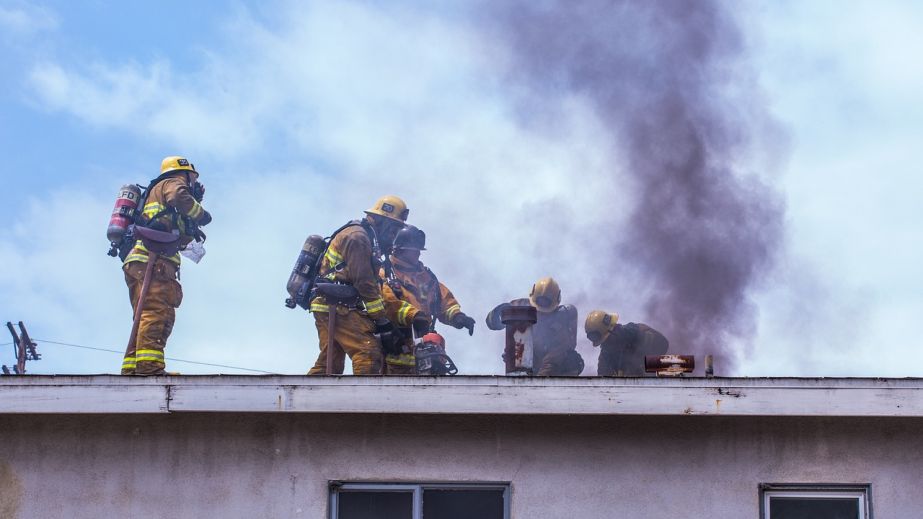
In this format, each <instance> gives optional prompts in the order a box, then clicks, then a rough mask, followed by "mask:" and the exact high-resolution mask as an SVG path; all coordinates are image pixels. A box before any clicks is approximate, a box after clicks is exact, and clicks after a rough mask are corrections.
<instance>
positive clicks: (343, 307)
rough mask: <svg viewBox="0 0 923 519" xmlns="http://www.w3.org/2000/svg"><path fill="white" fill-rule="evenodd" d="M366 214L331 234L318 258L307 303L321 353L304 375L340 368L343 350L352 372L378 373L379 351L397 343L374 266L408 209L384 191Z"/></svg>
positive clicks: (393, 347)
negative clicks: (311, 314)
mask: <svg viewBox="0 0 923 519" xmlns="http://www.w3.org/2000/svg"><path fill="white" fill-rule="evenodd" d="M365 213H366V216H365V218H364V219H362V220H354V221H352V222H349V223H347V224H346V225H344V226H343V227H340V228H339V229H337V231H336V232H334V233H333V234H332V235H331V236H330V238H329V240H330V241H329V244H328V245H327V247H326V250H325V252H324V254H323V256H322V258H321V260H320V261H321V263H320V268H319V269H318V278H317V281H316V283H315V285H314V290H313V299H311V301H310V307H309V310H310V311H311V312H312V313H314V323H315V325H316V326H317V337H318V339H319V342H320V354H319V355H318V356H317V362H315V363H314V367H312V368H311V369H310V370H309V371H308V374H309V375H321V374H324V373H328V374H341V373H343V368H344V363H345V360H346V359H345V358H344V353H345V354H346V355H349V358H350V359H351V360H352V363H353V374H355V375H377V374H380V373H381V369H382V362H381V360H382V350H384V351H385V352H393V351H395V348H396V347H399V339H398V337H397V333H398V332H397V331H396V329H395V328H394V326H393V325H392V324H391V321H389V320H388V318H387V317H386V314H385V302H384V300H383V299H382V294H381V283H380V280H379V277H378V271H379V268H380V267H381V250H382V247H390V244H391V242H392V241H393V240H394V236H395V235H396V234H397V232H398V231H399V230H400V229H401V228H402V227H403V226H404V222H405V221H406V220H407V215H408V213H409V211H408V209H407V205H406V204H405V203H404V201H403V200H401V199H400V198H398V197H396V196H385V197H382V198H381V199H379V200H378V201H377V202H376V203H375V205H374V206H373V207H372V208H371V209H369V210H367V211H365ZM328 351H329V357H328Z"/></svg>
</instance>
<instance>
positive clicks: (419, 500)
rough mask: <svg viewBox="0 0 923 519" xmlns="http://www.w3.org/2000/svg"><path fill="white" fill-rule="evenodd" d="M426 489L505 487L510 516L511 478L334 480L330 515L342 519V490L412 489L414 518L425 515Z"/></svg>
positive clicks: (507, 517)
mask: <svg viewBox="0 0 923 519" xmlns="http://www.w3.org/2000/svg"><path fill="white" fill-rule="evenodd" d="M424 490H501V491H503V518H504V519H510V517H511V516H510V491H511V483H510V482H509V481H485V482H477V483H471V482H466V483H465V482H456V481H453V482H440V481H434V482H425V483H408V482H371V481H356V482H353V481H330V482H328V485H327V491H328V499H327V517H328V518H329V519H338V518H337V516H338V514H339V501H338V499H339V494H340V493H341V492H344V491H345V492H408V491H409V492H412V493H413V510H412V512H411V518H412V519H423V491H424Z"/></svg>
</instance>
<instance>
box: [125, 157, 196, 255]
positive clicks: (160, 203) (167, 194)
mask: <svg viewBox="0 0 923 519" xmlns="http://www.w3.org/2000/svg"><path fill="white" fill-rule="evenodd" d="M171 208H172V209H175V210H176V215H178V222H179V223H180V225H179V226H178V227H179V232H180V236H181V238H180V239H181V242H180V243H181V244H182V245H183V246H185V245H186V244H188V243H189V242H190V241H192V240H193V238H194V237H193V236H189V235H187V234H186V233H185V230H186V229H185V227H186V226H185V225H182V220H183V219H184V218H188V219H190V220H192V221H193V222H195V223H199V222H200V221H201V219H202V217H203V216H204V215H205V209H204V208H203V207H202V204H200V203H199V202H197V201H196V199H195V198H193V197H192V193H191V192H190V191H189V186H188V185H187V184H186V177H185V175H183V174H176V175H173V176H169V177H167V178H166V179H164V180H161V181H160V182H158V183H157V184H156V185H154V187H152V188H151V191H150V192H149V193H148V195H147V201H146V202H145V204H144V208H143V209H142V211H141V215H142V216H141V219H142V221H143V223H144V225H145V226H146V227H153V228H155V229H157V230H159V231H164V232H172V231H173V230H174V229H176V227H177V226H176V225H175V223H174V216H173V215H174V213H173V212H172V211H170V212H167V213H164V214H163V215H162V216H160V217H158V218H157V219H156V221H153V222H149V220H150V219H151V218H153V217H154V216H156V215H157V214H158V213H160V212H161V211H163V210H165V209H171ZM148 254H149V252H148V250H147V248H145V247H144V245H143V244H142V243H141V240H138V241H137V242H135V246H134V248H132V249H131V251H130V252H129V253H128V256H127V257H126V258H125V263H131V262H133V261H139V262H141V263H147V259H148ZM165 259H167V260H169V261H171V262H173V263H175V264H177V265H179V264H180V255H179V253H176V254H174V255H173V256H170V257H169V258H165Z"/></svg>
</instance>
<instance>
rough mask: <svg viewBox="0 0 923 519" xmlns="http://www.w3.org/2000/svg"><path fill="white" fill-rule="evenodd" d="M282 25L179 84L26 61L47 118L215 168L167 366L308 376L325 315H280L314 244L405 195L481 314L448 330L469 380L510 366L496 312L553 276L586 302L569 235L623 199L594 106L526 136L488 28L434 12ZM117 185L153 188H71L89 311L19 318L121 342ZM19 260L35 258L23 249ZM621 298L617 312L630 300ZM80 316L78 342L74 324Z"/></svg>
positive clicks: (44, 286)
mask: <svg viewBox="0 0 923 519" xmlns="http://www.w3.org/2000/svg"><path fill="white" fill-rule="evenodd" d="M282 18H284V22H280V25H279V26H278V27H273V28H270V27H269V26H267V25H264V24H261V23H258V22H257V21H255V19H254V18H252V17H249V16H248V15H246V13H244V14H240V15H238V16H237V17H236V18H234V19H233V20H231V22H229V25H228V29H227V31H228V32H227V38H228V40H229V41H231V42H233V44H231V45H230V48H228V49H224V50H219V49H214V50H212V51H211V56H210V57H209V59H208V60H207V63H206V64H204V65H203V67H202V68H201V69H199V70H191V71H190V70H187V71H183V73H182V74H180V73H178V71H176V70H174V69H173V68H172V67H171V65H170V63H168V62H165V61H161V62H153V63H148V64H137V63H122V64H111V63H101V62H98V63H95V64H93V65H90V66H88V67H86V68H79V67H74V66H72V65H67V64H63V63H59V62H53V61H46V62H43V63H40V64H37V65H36V66H35V67H33V69H32V72H31V76H30V77H31V81H32V84H33V85H34V86H35V87H36V90H37V92H38V93H39V96H40V97H39V99H40V101H41V103H42V104H43V106H44V107H45V108H46V109H48V110H52V111H61V112H64V113H67V114H69V115H70V116H72V117H76V118H78V119H79V120H81V121H84V122H85V123H86V124H88V125H91V126H95V127H100V128H104V129H108V130H110V131H119V132H122V131H124V132H130V133H134V134H135V135H137V137H138V138H139V139H152V140H153V141H154V142H155V143H157V147H158V148H161V149H168V150H170V149H173V148H171V147H176V148H182V149H183V150H188V151H183V153H188V154H189V156H190V158H192V160H193V161H194V162H196V164H197V165H198V166H199V168H200V169H201V170H202V171H203V177H202V179H203V181H205V182H206V184H207V185H208V200H207V204H208V206H209V209H210V210H212V211H213V212H214V214H215V222H214V223H213V224H212V225H211V226H209V229H208V232H209V236H210V239H209V243H208V249H209V253H208V255H207V256H206V258H205V260H204V261H203V262H202V264H200V265H194V266H193V265H187V266H185V267H184V271H183V283H184V286H185V292H186V299H185V302H184V304H183V307H182V308H181V309H180V311H179V316H178V321H177V328H176V331H175V336H174V337H173V339H171V343H170V347H169V349H168V355H174V356H179V357H184V358H198V359H203V358H205V359H210V360H211V361H214V362H217V363H221V364H230V365H248V366H253V367H259V368H260V369H266V370H270V371H284V372H294V373H299V372H303V371H305V370H306V369H307V367H308V366H309V365H310V363H311V362H313V359H314V356H315V355H316V351H317V349H316V348H317V346H316V333H315V331H314V328H313V320H312V319H311V317H310V316H308V315H306V314H304V313H303V312H294V311H289V310H286V309H285V308H283V307H282V300H283V299H284V295H285V294H284V283H285V280H286V279H287V277H288V273H289V270H290V269H291V266H292V263H293V262H294V259H295V256H296V255H297V251H298V249H299V247H300V245H301V242H302V241H303V240H304V238H305V236H306V235H308V234H312V233H320V234H329V233H330V232H331V231H332V230H333V229H335V228H336V227H338V226H339V225H341V224H342V223H344V222H345V221H347V220H349V219H353V218H357V217H359V216H361V214H362V212H361V211H362V209H365V208H367V207H369V206H370V205H371V204H372V203H373V201H374V200H375V199H376V198H377V197H378V196H381V195H383V194H386V193H396V194H399V195H400V196H402V197H404V198H405V199H406V200H407V202H408V203H409V204H410V207H411V221H412V222H413V223H415V224H416V225H419V226H420V227H421V228H423V229H425V230H426V231H427V234H428V236H429V240H430V243H429V246H428V248H429V251H427V252H426V253H425V254H424V261H426V262H427V263H428V264H429V265H430V266H431V267H432V268H433V269H434V271H435V272H436V273H437V275H439V277H440V279H441V280H443V281H444V282H445V283H446V284H447V285H449V286H450V287H451V288H452V289H453V291H454V292H455V294H456V295H457V296H458V297H459V299H460V300H461V302H462V307H463V309H464V310H465V311H466V312H468V313H469V314H471V315H472V316H474V317H475V318H476V319H477V320H478V321H479V323H481V324H479V329H478V332H477V334H476V335H475V337H474V338H469V337H468V336H467V335H466V334H464V333H462V332H457V331H455V330H452V329H449V330H446V336H447V338H448V340H449V347H450V349H451V351H452V353H453V356H454V357H455V360H456V362H457V363H458V364H459V366H461V368H462V370H463V372H465V373H499V372H500V371H501V370H502V364H501V362H500V360H499V354H500V349H501V348H502V341H503V338H502V334H500V333H490V332H488V331H487V330H486V329H485V328H484V327H483V323H482V320H483V317H484V316H485V315H486V314H487V312H488V311H489V310H490V309H491V308H492V307H493V306H494V305H496V304H498V303H500V302H502V301H505V300H509V299H511V298H514V297H521V296H523V295H525V294H526V293H527V292H528V290H529V288H530V287H531V285H532V283H533V282H534V281H535V279H537V278H539V277H541V276H544V275H549V274H551V275H555V276H556V277H558V278H559V279H560V281H561V283H562V285H563V286H564V291H565V299H567V298H572V299H576V298H587V297H588V296H587V294H589V293H590V292H591V291H592V284H591V283H590V282H589V281H588V280H587V278H586V276H585V272H587V271H589V265H593V262H594V259H593V257H592V255H591V254H587V250H584V249H581V248H578V247H575V246H573V244H575V243H577V242H578V241H579V240H578V238H579V237H580V236H585V235H587V234H590V235H595V234H596V233H598V232H600V231H597V230H596V229H595V228H594V225H595V224H596V222H598V221H599V219H600V217H601V216H602V215H604V214H611V213H613V209H612V204H613V203H614V202H616V200H614V199H613V196H612V194H611V192H612V186H613V181H612V179H611V178H609V177H608V176H607V175H603V172H610V171H612V170H613V169H614V168H615V165H614V163H613V162H612V158H611V157H610V156H609V155H608V154H607V153H606V151H605V146H604V145H603V143H602V142H601V141H600V137H599V135H600V132H599V126H598V122H597V121H596V120H595V118H594V117H593V114H592V112H591V111H590V110H589V109H588V108H587V107H586V106H584V105H582V104H581V103H580V101H579V100H573V101H571V104H572V107H571V108H572V110H570V111H569V112H568V113H567V114H566V115H564V116H562V118H561V119H560V120H558V121H556V127H557V129H558V130H560V131H562V132H564V133H565V136H563V137H562V136H561V135H558V134H557V131H556V132H554V134H551V133H541V132H539V133H536V132H532V131H530V130H529V129H527V128H524V127H523V126H522V125H520V124H519V120H518V118H517V117H516V116H515V115H514V114H512V113H511V110H512V109H513V108H512V107H511V106H510V105H509V104H508V101H507V99H506V98H505V96H504V95H503V92H502V86H501V85H499V84H497V80H496V78H495V76H494V70H493V69H492V68H491V67H493V66H494V65H493V64H492V63H491V62H489V61H485V60H484V59H483V57H482V56H481V55H480V54H479V51H480V49H479V48H478V41H477V38H476V37H475V35H472V34H469V33H466V32H465V31H464V30H463V28H462V27H461V26H459V25H457V24H455V23H454V22H451V21H450V20H444V19H440V18H438V17H433V16H431V15H429V14H427V13H425V12H424V13H420V12H408V11H402V10H399V9H397V10H383V9H380V8H376V7H370V6H367V5H364V4H354V3H348V2H341V3H325V4H323V5H314V4H312V5H311V6H308V7H304V6H301V5H300V4H297V5H296V4H292V5H290V6H289V7H288V8H287V10H286V12H285V15H284V16H282ZM255 57H259V59H255ZM267 165H271V166H268V167H267ZM104 181H105V182H108V183H109V184H108V186H107V185H106V184H104V183H103V182H104ZM124 181H135V182H144V181H146V179H137V178H127V177H126V176H124V174H120V173H118V172H115V171H113V172H111V173H107V174H104V175H102V176H101V178H100V180H99V182H96V183H95V184H94V185H93V186H92V188H93V189H92V190H91V189H90V187H89V186H85V187H82V188H81V189H78V191H77V193H76V194H77V195H79V196H77V197H76V198H75V199H76V200H81V201H83V203H85V204H86V208H85V210H84V213H85V214H86V215H88V216H87V219H88V221H87V227H86V229H85V231H84V232H81V233H80V236H81V238H80V239H79V240H78V239H77V238H76V237H75V238H73V239H72V242H73V243H72V246H73V253H76V254H79V255H80V256H81V258H83V261H85V262H86V264H87V265H92V267H90V266H88V267H87V268H88V269H89V270H88V272H91V275H89V276H87V279H88V280H86V283H89V284H92V283H100V284H104V285H105V286H106V289H105V290H104V291H102V292H100V294H98V295H93V296H92V297H85V298H83V305H81V306H82V307H81V309H80V313H77V314H75V315H74V316H73V317H70V318H63V319H61V322H62V324H61V325H56V324H54V323H55V322H57V320H58V319H57V318H56V317H53V316H55V315H57V313H58V311H57V307H55V306H54V305H51V303H52V301H51V298H50V297H48V298H47V299H45V298H36V299H35V300H33V301H32V304H30V305H27V306H23V307H21V312H22V313H24V314H28V315H46V314H47V315H48V316H49V318H48V319H42V320H41V323H40V325H41V326H42V327H43V328H45V330H46V331H45V334H44V335H46V337H47V336H48V335H52V336H53V337H49V338H58V339H61V338H64V339H68V338H72V337H75V336H76V337H77V338H79V339H81V340H84V341H89V342H90V343H95V344H112V343H116V344H118V343H122V342H124V340H123V338H122V335H124V333H122V332H125V330H127V328H128V319H129V317H128V311H127V301H126V298H125V295H124V294H121V293H120V292H122V291H124V288H123V287H122V286H121V283H122V281H121V274H120V273H119V272H117V270H116V269H117V265H115V262H111V261H109V260H108V258H105V257H104V256H102V254H101V250H102V247H103V246H104V244H102V243H101V235H102V234H101V233H102V225H103V221H104V219H105V215H107V214H108V208H107V207H106V205H107V201H108V197H109V196H114V194H115V192H116V188H117V187H118V185H119V184H121V183H122V182H124ZM66 198H69V197H67V196H65V194H64V193H63V192H62V193H60V194H57V195H55V197H53V200H54V204H55V205H54V207H52V208H50V209H49V210H50V211H52V213H53V214H54V213H57V212H58V210H59V207H58V206H59V205H60V204H63V203H64V202H63V200H64V199H66ZM90 201H92V202H90ZM108 203H110V204H111V201H108ZM617 205H628V201H627V200H624V201H622V202H619V203H618V204H617ZM615 212H616V213H617V212H618V211H615ZM91 213H92V215H93V216H92V218H91V217H90V216H89V215H90V214H91ZM90 220H92V223H91V222H90ZM25 221H26V220H25V219H24V220H23V225H24V224H25ZM602 232H605V231H602ZM8 240H10V241H8V242H7V243H8V247H9V251H10V260H11V261H14V262H18V263H19V264H20V265H23V267H22V268H24V269H26V270H30V269H34V267H32V266H30V265H31V264H34V263H35V262H36V261H37V260H36V259H35V258H50V257H54V256H55V254H56V251H57V249H56V247H54V246H53V245H52V243H53V241H54V240H50V241H44V240H42V241H35V242H29V241H28V240H27V237H25V236H13V237H10V238H8ZM24 240H25V242H27V243H24ZM84 240H85V241H84ZM10 243H12V244H13V245H9V244H10ZM23 249H37V250H34V252H30V253H29V254H25V253H17V252H16V250H23ZM589 250H590V251H592V247H591V248H590V249H589ZM42 261H48V260H47V259H43V260H42ZM102 265H105V267H103V266H102ZM594 268H595V266H594ZM89 279H92V280H94V281H92V282H91V281H89ZM59 281H60V282H62V283H64V281H63V280H48V279H44V278H42V277H41V276H32V277H29V278H28V279H26V280H21V281H16V282H14V280H8V283H9V285H7V286H5V287H4V289H5V290H10V292H11V293H22V292H27V291H32V292H38V293H45V294H50V293H52V292H53V291H54V286H56V283H58V282H59ZM609 301H611V302H612V303H613V304H615V301H618V303H619V305H620V309H623V313H625V310H624V308H628V307H629V306H630V303H629V302H626V301H624V299H622V298H621V297H614V298H612V299H609ZM49 309H55V310H54V311H53V312H52V311H50V310H49ZM102 309H106V310H102ZM629 313H630V312H629ZM115 316H118V317H117V318H116V317H115ZM81 320H82V321H83V322H85V323H86V324H85V326H84V327H83V331H82V332H81V333H77V332H76V331H75V328H73V327H71V326H66V325H70V324H73V323H74V322H78V321H81ZM104 323H105V324H104ZM37 326H38V324H37ZM103 329H106V332H103V331H102V330H103ZM90 330H93V332H90ZM581 342H582V341H581ZM584 346H585V345H584ZM588 364H591V365H592V364H593V359H588ZM115 365H116V364H115V363H113V364H111V365H109V366H107V367H109V368H111V369H115V367H114V366H115ZM94 366H95V365H94ZM83 369H90V370H97V371H98V370H99V368H98V367H85V368H83ZM190 369H192V370H195V369H197V368H190ZM184 371H186V370H184ZM206 371H210V370H208V369H206ZM190 372H192V371H190Z"/></svg>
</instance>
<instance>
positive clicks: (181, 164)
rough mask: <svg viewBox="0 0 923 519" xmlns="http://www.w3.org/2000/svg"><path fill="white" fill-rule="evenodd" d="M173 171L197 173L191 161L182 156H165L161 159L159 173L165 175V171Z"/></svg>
mask: <svg viewBox="0 0 923 519" xmlns="http://www.w3.org/2000/svg"><path fill="white" fill-rule="evenodd" d="M174 171H191V172H193V173H195V174H196V175H198V174H199V172H198V171H196V170H195V166H193V165H192V163H191V162H189V161H188V160H186V158H184V157H177V156H172V157H167V158H165V159H163V161H161V163H160V174H161V175H166V174H167V173H172V172H174Z"/></svg>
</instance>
